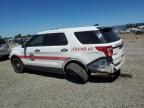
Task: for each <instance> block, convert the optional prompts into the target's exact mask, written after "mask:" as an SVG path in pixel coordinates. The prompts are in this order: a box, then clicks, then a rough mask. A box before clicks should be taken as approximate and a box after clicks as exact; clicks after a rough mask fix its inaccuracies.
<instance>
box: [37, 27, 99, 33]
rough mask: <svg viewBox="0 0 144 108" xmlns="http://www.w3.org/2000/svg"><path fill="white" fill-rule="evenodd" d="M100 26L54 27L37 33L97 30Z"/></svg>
mask: <svg viewBox="0 0 144 108" xmlns="http://www.w3.org/2000/svg"><path fill="white" fill-rule="evenodd" d="M98 27H99V26H90V27H75V28H64V29H54V30H47V31H42V32H38V33H37V34H46V33H60V32H68V31H75V32H76V31H89V30H97V29H98Z"/></svg>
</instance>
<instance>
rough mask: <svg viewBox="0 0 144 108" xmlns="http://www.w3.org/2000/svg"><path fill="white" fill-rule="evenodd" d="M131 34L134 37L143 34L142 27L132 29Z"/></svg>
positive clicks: (143, 29) (143, 26) (143, 27)
mask: <svg viewBox="0 0 144 108" xmlns="http://www.w3.org/2000/svg"><path fill="white" fill-rule="evenodd" d="M132 32H133V33H134V34H136V35H139V34H142V33H144V25H142V26H138V27H137V28H133V30H132Z"/></svg>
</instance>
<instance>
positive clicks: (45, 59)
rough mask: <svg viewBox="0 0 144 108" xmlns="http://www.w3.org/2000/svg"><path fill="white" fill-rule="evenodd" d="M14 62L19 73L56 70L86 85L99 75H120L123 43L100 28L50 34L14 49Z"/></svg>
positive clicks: (57, 30)
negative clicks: (72, 76) (93, 76)
mask: <svg viewBox="0 0 144 108" xmlns="http://www.w3.org/2000/svg"><path fill="white" fill-rule="evenodd" d="M10 58H11V63H12V65H13V67H14V70H15V71H16V72H18V73H21V72H24V69H25V68H30V69H34V70H35V69H36V70H43V71H49V70H52V71H51V72H56V73H59V74H66V75H75V76H77V78H79V79H81V80H82V81H83V82H84V83H85V82H87V81H88V79H89V77H90V75H94V74H96V73H109V74H110V75H115V74H116V73H120V68H121V66H122V64H123V63H124V55H123V41H122V39H121V38H120V37H118V36H117V35H116V34H115V33H114V32H113V30H112V28H105V27H99V26H92V27H79V28H68V29H56V30H49V31H44V32H40V33H38V34H36V35H34V36H33V37H32V38H31V39H30V40H29V41H28V42H26V43H25V44H23V45H22V46H18V47H15V48H13V49H12V52H11V54H10Z"/></svg>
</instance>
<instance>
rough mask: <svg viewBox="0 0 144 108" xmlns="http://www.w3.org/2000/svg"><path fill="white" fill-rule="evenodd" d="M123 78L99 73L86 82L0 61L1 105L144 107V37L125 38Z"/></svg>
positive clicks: (25, 107)
mask: <svg viewBox="0 0 144 108" xmlns="http://www.w3.org/2000/svg"><path fill="white" fill-rule="evenodd" d="M125 57H126V61H125V65H124V66H123V67H122V73H121V75H120V77H119V78H117V79H116V80H114V81H113V82H108V81H107V78H106V77H104V76H95V77H92V78H91V79H90V81H89V82H88V83H86V84H84V85H82V84H76V83H73V82H70V81H68V80H66V79H65V77H63V76H59V75H54V74H48V73H45V72H36V71H32V72H27V73H23V74H17V73H15V72H14V70H13V68H12V66H11V64H10V61H9V60H1V61H0V108H41V107H42V108H51V107H52V108H144V39H143V40H142V39H135V40H127V41H125Z"/></svg>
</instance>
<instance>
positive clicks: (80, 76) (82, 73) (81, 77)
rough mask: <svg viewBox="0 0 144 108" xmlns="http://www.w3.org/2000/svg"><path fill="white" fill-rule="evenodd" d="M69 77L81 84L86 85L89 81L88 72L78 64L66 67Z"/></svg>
mask: <svg viewBox="0 0 144 108" xmlns="http://www.w3.org/2000/svg"><path fill="white" fill-rule="evenodd" d="M66 75H67V77H71V78H72V77H73V79H75V80H77V81H79V82H80V83H86V82H87V81H88V79H89V75H88V73H87V71H86V70H85V69H84V68H83V67H82V66H81V65H79V64H78V63H70V64H68V65H67V66H66Z"/></svg>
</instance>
